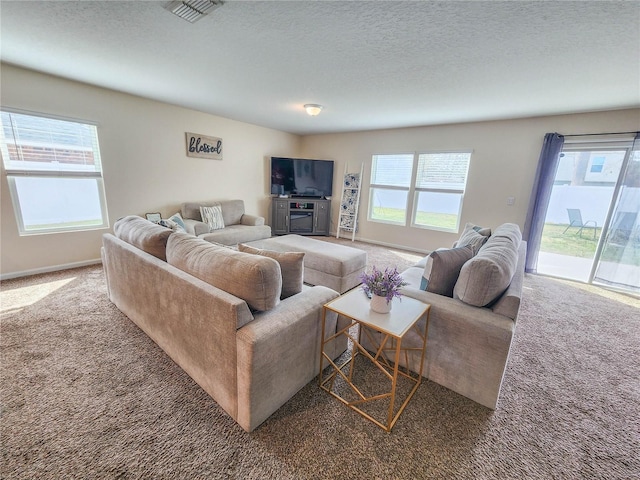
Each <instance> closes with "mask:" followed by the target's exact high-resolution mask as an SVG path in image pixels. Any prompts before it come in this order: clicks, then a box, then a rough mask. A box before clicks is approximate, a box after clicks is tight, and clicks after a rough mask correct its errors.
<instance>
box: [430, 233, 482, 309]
mask: <svg viewBox="0 0 640 480" xmlns="http://www.w3.org/2000/svg"><path fill="white" fill-rule="evenodd" d="M473 255H474V252H473V248H472V247H471V246H470V245H466V246H464V247H458V248H449V249H440V250H436V251H435V252H431V254H430V255H429V257H427V264H426V265H425V267H424V273H423V274H422V281H421V283H420V289H421V290H426V291H427V292H432V293H437V294H438V295H444V296H447V297H453V287H454V286H455V284H456V282H457V281H458V275H459V274H460V269H461V268H462V266H463V265H464V264H465V263H466V262H467V261H468V260H470V259H471V258H473Z"/></svg>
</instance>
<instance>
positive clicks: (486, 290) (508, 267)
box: [453, 223, 522, 307]
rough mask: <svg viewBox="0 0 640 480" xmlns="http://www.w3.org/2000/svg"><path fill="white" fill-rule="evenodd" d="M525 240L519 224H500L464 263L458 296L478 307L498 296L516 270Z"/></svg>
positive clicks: (455, 290)
mask: <svg viewBox="0 0 640 480" xmlns="http://www.w3.org/2000/svg"><path fill="white" fill-rule="evenodd" d="M521 241H522V234H521V233H520V228H519V227H518V225H515V224H513V223H505V224H503V225H500V226H499V227H498V228H496V230H495V232H494V233H493V235H491V237H489V240H487V243H486V244H485V245H483V246H482V248H481V249H480V251H479V252H478V254H477V255H476V256H475V257H473V258H472V259H471V260H469V261H468V262H467V263H465V264H464V265H463V266H462V269H461V270H460V276H459V277H458V281H457V282H456V285H455V287H454V289H453V295H454V297H455V298H458V299H460V300H462V301H463V302H465V303H468V304H469V305H474V306H476V307H484V306H487V305H489V304H491V303H493V302H494V301H495V300H496V299H498V298H499V297H500V295H502V293H503V292H504V291H505V290H506V289H507V287H508V286H509V284H510V283H511V279H512V277H513V275H514V273H515V271H516V265H517V263H518V247H519V246H520V242H521Z"/></svg>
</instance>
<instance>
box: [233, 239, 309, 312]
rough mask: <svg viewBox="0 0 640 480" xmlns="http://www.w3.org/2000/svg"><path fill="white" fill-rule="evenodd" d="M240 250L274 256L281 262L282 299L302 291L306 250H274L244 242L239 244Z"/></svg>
mask: <svg viewBox="0 0 640 480" xmlns="http://www.w3.org/2000/svg"><path fill="white" fill-rule="evenodd" d="M238 251H240V252H246V253H252V254H254V255H262V256H264V257H269V258H273V259H274V260H275V261H277V262H278V263H279V264H280V271H281V272H282V295H281V296H280V299H281V300H284V299H285V298H287V297H291V296H292V295H295V294H296V293H300V292H301V291H302V279H303V273H304V252H274V251H273V250H262V249H260V248H255V247H250V246H249V245H245V244H243V243H240V244H238Z"/></svg>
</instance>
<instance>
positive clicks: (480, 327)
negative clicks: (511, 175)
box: [401, 224, 526, 409]
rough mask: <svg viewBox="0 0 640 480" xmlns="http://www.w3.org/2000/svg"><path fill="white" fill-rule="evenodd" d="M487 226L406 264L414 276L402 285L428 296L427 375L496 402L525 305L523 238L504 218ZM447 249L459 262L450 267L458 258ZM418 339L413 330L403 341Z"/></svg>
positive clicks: (415, 361) (413, 362) (414, 359)
mask: <svg viewBox="0 0 640 480" xmlns="http://www.w3.org/2000/svg"><path fill="white" fill-rule="evenodd" d="M467 227H469V228H471V230H473V226H470V224H468V225H467ZM478 230H481V229H478ZM486 230H487V231H486V232H483V233H484V235H481V234H479V233H478V234H474V233H473V232H470V233H469V234H468V235H465V233H463V236H462V237H461V239H462V238H463V237H465V236H466V237H468V238H469V242H470V243H472V244H473V245H471V246H466V245H468V244H467V243H466V242H463V244H460V242H458V243H457V245H454V246H456V247H458V248H456V249H441V250H437V251H436V252H432V254H431V255H430V256H427V257H425V258H423V259H422V260H421V261H419V262H418V263H417V264H416V265H414V266H412V267H409V268H408V269H407V270H405V271H404V272H402V277H403V278H404V280H405V281H407V282H408V283H409V285H407V286H406V287H404V288H403V291H402V293H403V294H404V295H407V296H409V297H413V298H417V299H419V300H422V301H423V302H426V303H429V304H431V312H430V317H429V331H428V337H427V353H426V356H425V360H424V370H423V375H424V376H425V377H427V378H429V380H432V381H434V382H436V383H438V384H440V385H442V386H444V387H447V388H449V389H451V390H453V391H455V392H457V393H460V394H461V395H464V396H465V397H468V398H470V399H471V400H474V401H475V402H478V403H480V404H481V405H484V406H486V407H489V408H491V409H495V408H496V406H497V404H498V399H499V396H500V388H501V386H502V379H503V376H504V372H505V369H506V366H507V361H508V359H509V351H510V349H511V344H512V341H513V336H514V332H515V328H516V319H517V316H518V311H519V308H520V299H521V296H522V286H523V281H524V261H525V254H526V242H524V241H522V235H521V233H520V229H519V227H518V226H517V225H515V224H503V225H501V226H499V227H498V228H496V229H495V231H494V232H493V233H492V234H491V235H490V236H489V230H488V229H486ZM481 236H483V237H486V238H485V239H481V238H480V237H481ZM474 242H475V243H474ZM447 256H449V257H452V256H457V260H456V261H458V262H459V263H458V265H457V266H456V265H454V266H453V267H451V266H450V265H451V264H452V263H456V262H455V261H453V262H448V261H447V260H443V259H445V258H446V257H447ZM430 257H431V259H430ZM427 264H429V269H426V267H427ZM427 270H428V273H430V281H429V282H426V281H425V280H426V279H425V277H424V275H425V274H426V273H427ZM443 270H446V271H444V272H443ZM425 283H427V286H426V287H425V285H424V284H425ZM429 285H432V286H434V288H430V287H429ZM421 286H422V287H423V289H421V288H420V287H421ZM424 288H426V289H427V290H424ZM428 290H434V291H439V292H440V293H435V292H434V291H428ZM444 290H446V291H447V292H446V294H445V293H444ZM447 295H451V296H447ZM420 345H421V340H420V338H419V336H418V335H417V334H415V333H414V331H411V332H409V333H408V334H407V337H405V340H404V342H403V346H407V347H411V346H420ZM419 362H420V357H419V356H418V355H413V356H410V357H409V365H410V368H411V370H413V371H418V369H419ZM401 363H402V364H403V365H406V362H405V361H404V360H403V361H402V362H401Z"/></svg>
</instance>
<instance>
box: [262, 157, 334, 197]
mask: <svg viewBox="0 0 640 480" xmlns="http://www.w3.org/2000/svg"><path fill="white" fill-rule="evenodd" d="M271 194H272V195H288V196H290V197H311V198H322V197H330V196H331V195H332V194H333V160H308V159H304V158H283V157H271Z"/></svg>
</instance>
